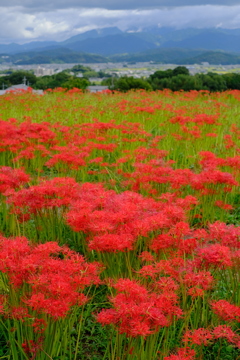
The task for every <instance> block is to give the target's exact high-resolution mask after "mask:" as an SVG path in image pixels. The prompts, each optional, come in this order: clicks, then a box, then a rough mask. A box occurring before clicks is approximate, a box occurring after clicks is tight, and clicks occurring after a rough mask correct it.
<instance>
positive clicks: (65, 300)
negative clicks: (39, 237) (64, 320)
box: [0, 237, 101, 326]
mask: <svg viewBox="0 0 240 360" xmlns="http://www.w3.org/2000/svg"><path fill="white" fill-rule="evenodd" d="M0 271H2V272H3V273H6V274H7V276H8V278H9V282H10V286H11V287H12V288H13V289H15V290H16V291H18V292H19V293H21V298H20V300H19V301H20V303H19V306H18V307H14V308H11V305H12V302H13V303H14V301H15V300H16V299H15V298H14V295H13V298H11V294H14V292H11V293H10V295H9V296H8V299H7V303H8V304H9V306H10V311H9V312H8V315H9V316H12V317H14V318H16V319H21V318H24V317H26V316H28V312H30V311H32V310H35V311H36V312H37V313H45V314H49V315H50V316H52V317H54V318H56V319H57V318H59V317H60V318H61V317H65V316H66V315H67V313H68V312H69V311H70V309H71V307H72V306H74V305H78V306H80V305H82V304H84V303H85V302H86V301H87V298H86V296H85V295H84V294H83V293H82V292H83V290H84V289H85V287H87V286H90V285H92V284H100V282H101V281H100V278H99V273H100V271H101V266H100V264H98V263H87V262H86V261H85V259H84V258H83V256H81V255H79V254H77V253H76V252H74V251H72V250H70V249H68V248H67V247H60V246H59V245H58V244H57V243H54V242H48V243H46V244H41V245H37V246H31V245H30V244H29V242H28V240H27V239H26V238H24V237H20V238H19V237H16V238H12V239H8V238H4V237H1V238H0ZM26 284H27V285H28V286H26ZM20 289H21V291H19V290H20ZM27 289H28V290H27ZM14 306H15V305H14ZM26 309H28V310H26ZM6 311H8V310H6ZM35 325H36V326H40V325H39V324H37V323H36V324H35Z"/></svg>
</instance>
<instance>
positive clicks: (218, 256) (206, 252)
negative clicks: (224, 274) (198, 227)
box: [197, 244, 233, 268]
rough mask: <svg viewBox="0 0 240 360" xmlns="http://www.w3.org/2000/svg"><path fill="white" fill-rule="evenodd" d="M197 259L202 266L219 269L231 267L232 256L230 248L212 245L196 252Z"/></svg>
mask: <svg viewBox="0 0 240 360" xmlns="http://www.w3.org/2000/svg"><path fill="white" fill-rule="evenodd" d="M197 253H198V259H199V260H200V261H201V262H202V264H203V265H205V266H207V267H209V266H216V267H219V268H226V267H231V266H232V265H233V263H232V256H231V251H230V248H229V247H227V246H223V245H220V244H212V245H209V246H207V247H204V248H201V249H199V250H198V252H197Z"/></svg>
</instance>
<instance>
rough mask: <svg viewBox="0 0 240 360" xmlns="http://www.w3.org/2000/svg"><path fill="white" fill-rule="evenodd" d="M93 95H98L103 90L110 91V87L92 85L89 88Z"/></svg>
mask: <svg viewBox="0 0 240 360" xmlns="http://www.w3.org/2000/svg"><path fill="white" fill-rule="evenodd" d="M87 90H89V91H90V92H91V93H96V92H99V91H103V90H108V86H101V85H91V86H88V87H87Z"/></svg>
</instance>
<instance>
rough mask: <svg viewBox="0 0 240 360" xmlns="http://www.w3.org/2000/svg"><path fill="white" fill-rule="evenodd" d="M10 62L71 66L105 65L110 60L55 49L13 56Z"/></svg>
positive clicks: (98, 56)
mask: <svg viewBox="0 0 240 360" xmlns="http://www.w3.org/2000/svg"><path fill="white" fill-rule="evenodd" d="M9 61H12V62H13V63H14V64H17V65H30V64H64V63H65V64H71V63H82V62H83V63H103V62H107V61H108V60H107V59H106V58H105V57H103V56H100V55H94V54H86V53H80V52H74V51H71V50H69V49H65V48H54V51H53V50H52V49H48V50H44V51H30V52H25V53H20V54H14V55H11V56H10V58H9Z"/></svg>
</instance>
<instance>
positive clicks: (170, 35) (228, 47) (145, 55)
mask: <svg viewBox="0 0 240 360" xmlns="http://www.w3.org/2000/svg"><path fill="white" fill-rule="evenodd" d="M231 53H232V54H231ZM238 54H239V55H240V29H222V28H215V29H195V28H186V29H174V28H172V27H161V28H160V27H158V26H151V27H146V28H143V29H141V31H140V30H139V29H137V28H134V27H133V28H131V29H128V30H127V31H126V32H123V31H121V30H119V29H118V28H117V27H108V28H104V29H96V30H91V31H86V32H85V33H82V34H78V35H75V36H72V37H71V38H69V39H67V40H65V41H62V42H56V41H33V42H30V43H26V44H23V45H19V44H15V43H12V44H8V45H0V63H1V62H13V63H14V64H19V65H21V64H22V65H23V64H38V63H40V64H46V63H64V62H66V63H78V62H107V61H109V59H110V60H111V61H156V62H161V63H175V64H184V63H186V64H187V63H189V64H190V63H199V62H202V61H207V62H209V63H211V64H213V63H215V64H219V63H220V64H231V63H232V64H236V63H239V62H240V61H239V58H238ZM6 56H9V57H6Z"/></svg>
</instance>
